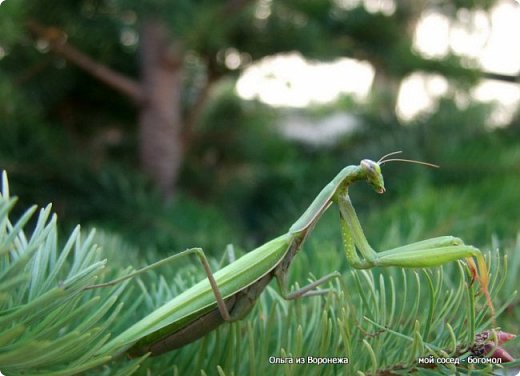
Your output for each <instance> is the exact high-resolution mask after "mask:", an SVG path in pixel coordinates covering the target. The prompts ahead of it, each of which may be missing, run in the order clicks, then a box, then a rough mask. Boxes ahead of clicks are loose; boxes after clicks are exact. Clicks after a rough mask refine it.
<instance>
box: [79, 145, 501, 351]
mask: <svg viewBox="0 0 520 376" xmlns="http://www.w3.org/2000/svg"><path fill="white" fill-rule="evenodd" d="M397 153H400V152H394V153H390V154H387V155H385V156H383V157H382V158H381V159H379V160H378V161H377V162H374V161H372V160H369V159H364V160H362V161H361V163H360V164H359V165H350V166H347V167H345V168H344V169H343V170H341V171H340V172H339V174H338V175H336V177H335V178H334V179H332V181H331V182H330V183H329V184H327V185H326V186H325V188H323V189H322V191H321V192H320V193H319V194H318V196H316V198H315V199H314V201H313V202H312V203H311V205H310V206H309V207H308V208H307V210H305V212H304V213H303V214H302V215H301V217H300V218H298V220H297V221H296V222H295V223H294V224H293V225H292V226H291V227H290V229H289V231H288V232H287V233H285V234H283V235H281V236H278V237H277V238H275V239H273V240H271V241H269V242H267V243H265V244H263V245H262V246H260V247H258V248H256V249H254V250H253V251H251V252H249V253H247V254H245V255H244V256H242V257H240V258H239V259H237V260H236V261H234V262H232V263H230V264H229V265H227V266H225V267H224V268H222V269H220V270H218V271H217V272H215V273H213V272H212V271H211V269H210V266H209V263H208V260H207V258H206V256H205V254H204V252H203V250H202V249H200V248H192V249H188V250H186V251H184V252H180V253H178V254H175V255H173V256H170V257H168V258H166V259H164V260H161V261H159V262H157V263H155V264H152V265H149V266H147V267H144V268H142V269H139V270H137V271H135V272H133V273H131V274H129V275H127V276H124V277H122V278H119V279H116V280H113V281H111V282H107V283H103V284H99V285H93V286H89V287H88V288H99V287H106V286H111V285H114V284H116V283H118V282H121V281H122V280H125V279H128V278H131V277H134V276H136V275H137V274H141V273H144V272H146V271H147V270H150V269H151V268H155V267H158V266H160V265H164V264H166V263H169V262H171V261H174V260H176V259H178V258H181V257H185V256H188V255H193V254H194V255H196V256H197V257H198V258H199V260H200V262H201V264H202V266H203V268H204V271H205V273H206V275H207V278H205V279H204V280H202V281H200V282H199V283H197V284H195V285H194V286H192V287H191V288H189V289H187V290H185V291H184V292H182V293H181V294H179V295H178V296H176V297H175V298H173V299H172V300H170V301H169V302H167V303H166V304H164V305H163V306H161V307H159V308H158V309H156V310H155V311H153V312H152V313H151V314H149V315H148V316H146V317H144V318H143V319H141V320H140V321H138V322H137V323H135V324H134V325H132V326H131V327H129V328H128V329H127V330H125V331H123V332H122V333H121V334H119V335H118V336H116V337H115V338H114V339H112V340H110V341H109V342H108V343H106V344H105V346H104V347H103V348H102V349H101V351H106V352H111V353H115V354H122V353H126V354H127V355H129V356H131V357H134V356H139V355H144V354H151V355H159V354H162V353H164V352H167V351H171V350H174V349H177V348H180V347H182V346H184V345H187V344H189V343H191V342H193V341H195V340H197V339H198V338H201V337H203V336H205V335H206V334H208V333H209V332H210V331H212V330H213V329H215V328H217V327H218V326H219V325H221V324H222V323H224V322H232V321H236V320H240V319H242V318H243V317H245V316H246V315H247V313H248V312H249V311H250V310H251V309H252V308H253V306H254V304H255V302H256V299H257V298H258V296H259V295H260V294H261V293H262V291H263V290H264V289H265V287H266V286H267V284H268V283H269V282H270V281H271V280H272V279H273V278H276V280H277V282H278V286H279V289H280V292H281V295H282V297H283V298H285V299H288V300H291V299H296V298H299V297H303V296H312V295H319V294H323V293H325V292H327V291H328V290H326V289H317V287H319V286H321V285H323V284H325V283H326V282H328V281H330V280H331V279H333V278H337V277H339V276H340V274H339V273H338V272H334V273H331V274H328V275H326V276H324V277H322V278H319V279H317V280H316V281H313V282H312V283H309V284H307V285H306V286H303V287H302V288H300V289H298V290H296V291H289V287H288V282H287V272H288V269H289V267H290V264H291V261H292V259H293V257H294V256H295V255H296V253H297V252H298V251H299V249H300V248H301V247H302V244H303V243H304V241H305V239H306V238H307V236H308V235H309V234H310V232H311V231H312V229H313V228H314V226H315V225H316V223H317V222H318V221H319V219H320V218H321V216H322V215H323V213H324V212H325V211H326V210H327V209H328V208H329V207H330V206H331V205H332V204H333V203H334V204H336V205H337V206H338V208H339V214H340V226H341V235H342V239H343V246H344V249H345V255H346V257H347V260H348V262H349V263H350V264H351V265H352V266H353V267H354V268H358V269H367V268H372V267H377V266H383V267H386V266H397V267H404V268H419V267H432V266H438V265H441V264H445V263H448V262H451V261H456V260H459V259H466V262H467V265H468V267H469V270H470V271H471V275H472V278H473V280H478V282H479V283H480V287H481V290H482V292H483V293H484V294H485V296H486V300H487V304H488V306H489V308H490V311H491V315H492V317H493V318H494V317H495V313H494V309H493V305H492V303H491V298H490V295H489V291H488V279H489V277H488V270H487V266H486V263H485V260H484V257H483V255H482V253H481V251H480V250H479V249H477V248H475V247H472V246H470V245H465V244H464V243H463V241H462V240H460V239H458V238H455V237H452V236H442V237H436V238H432V239H428V240H423V241H420V242H416V243H412V244H408V245H405V246H401V247H397V248H394V249H390V250H386V251H381V252H376V251H375V250H374V249H373V248H372V247H371V246H370V244H369V243H368V241H367V239H366V237H365V235H364V233H363V230H362V227H361V224H360V223H359V220H358V217H357V215H356V211H355V210H354V207H353V206H352V202H351V200H350V197H349V195H348V189H349V187H350V185H351V184H352V183H354V182H356V181H362V180H364V181H366V182H367V183H368V184H369V185H370V186H371V187H372V188H373V189H374V190H375V191H376V192H377V193H380V194H382V193H384V192H385V186H384V180H383V175H382V173H381V166H382V165H383V164H384V163H388V162H393V161H403V162H411V163H419V164H425V165H429V166H434V167H437V166H435V165H431V164H429V163H425V162H419V161H413V160H407V159H388V157H389V156H392V155H394V154H397ZM473 258H475V259H476V260H477V264H478V269H477V264H475V262H474V260H473Z"/></svg>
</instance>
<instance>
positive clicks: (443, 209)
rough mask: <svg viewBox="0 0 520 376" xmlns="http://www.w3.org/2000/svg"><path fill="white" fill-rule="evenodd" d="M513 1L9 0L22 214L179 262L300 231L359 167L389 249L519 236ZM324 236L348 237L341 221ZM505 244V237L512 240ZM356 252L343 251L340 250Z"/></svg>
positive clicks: (7, 28) (15, 160)
mask: <svg viewBox="0 0 520 376" xmlns="http://www.w3.org/2000/svg"><path fill="white" fill-rule="evenodd" d="M519 17H520V5H519V4H518V3H516V2H515V1H513V0H452V1H448V0H431V1H426V0H422V1H417V0H399V1H394V0H335V1H321V0H320V1H318V0H294V1H293V0H284V1H278V0H256V1H252V0H227V1H216V0H198V1H193V0H176V1H165V0H153V1H146V2H143V1H132V0H126V1H123V0H78V1H65V0H45V1H39V0H38V1H35V0H33V1H25V0H17V1H14V0H7V1H4V2H3V3H2V4H1V6H0V25H1V26H0V29H1V32H0V98H1V101H0V127H1V128H0V129H1V132H0V168H2V169H5V170H7V172H8V174H9V178H10V181H11V186H12V188H11V189H12V191H13V192H15V193H16V195H18V196H19V198H20V201H21V202H22V205H20V204H19V205H18V206H17V207H18V208H19V209H20V210H22V208H24V207H27V206H28V205H31V204H33V203H37V204H40V205H43V204H46V203H49V202H52V203H53V205H54V210H55V211H56V212H57V213H58V214H59V216H60V219H61V222H60V223H61V225H62V226H63V227H64V228H65V229H66V230H68V229H70V228H72V226H74V225H75V224H76V223H81V224H82V225H87V226H92V227H96V228H98V229H101V230H103V231H106V232H110V233H113V234H117V235H118V236H121V237H122V238H124V239H125V241H127V242H128V243H131V244H133V245H135V246H136V247H137V248H138V249H141V250H143V252H144V251H145V250H147V249H154V250H157V251H159V252H162V253H164V254H170V253H171V252H173V251H178V250H182V249H183V248H186V247H192V246H202V247H204V248H205V249H206V250H207V252H209V253H210V254H213V255H215V256H217V255H221V254H222V251H223V250H224V248H225V246H226V245H227V244H229V243H232V244H234V245H235V246H236V247H238V248H240V249H244V250H246V249H251V248H252V247H254V246H256V245H258V244H261V243H262V242H264V241H267V240H269V239H272V238H273V237H275V236H277V235H279V234H281V233H283V232H285V231H286V230H287V229H288V227H289V226H290V225H291V224H292V223H293V222H294V221H295V220H296V218H297V217H298V216H299V215H300V214H301V213H302V212H303V210H304V209H305V208H306V206H307V205H308V204H309V203H310V201H311V200H312V199H313V198H314V197H315V195H316V194H317V193H318V192H319V191H320V189H321V188H322V187H324V186H325V184H326V183H327V182H329V181H330V180H331V179H332V177H334V176H335V174H336V173H337V172H338V171H339V170H340V169H341V168H342V167H344V166H345V165H349V164H357V163H359V161H360V160H361V159H363V158H370V159H374V160H377V159H379V158H380V157H381V156H382V155H383V154H386V153H389V152H393V151H397V150H403V152H404V153H403V154H402V155H403V157H405V158H412V159H419V160H424V161H428V162H431V163H436V164H439V165H440V166H441V168H440V169H430V168H425V167H422V166H416V165H409V164H398V163H394V164H388V165H385V166H384V168H383V172H384V174H385V178H386V185H387V193H386V194H385V195H383V196H380V195H377V194H375V193H374V192H373V191H372V190H370V189H369V188H368V187H366V186H365V185H362V186H361V185H360V186H356V187H354V189H353V190H352V200H353V203H354V206H355V207H356V209H357V210H358V211H359V213H360V216H361V221H362V223H363V225H364V228H365V229H366V233H367V236H368V238H369V239H370V240H371V241H372V243H373V245H374V246H375V247H376V249H377V248H381V247H383V246H384V247H389V246H395V245H398V244H399V243H401V242H403V241H414V240H420V238H426V237H432V236H437V235H445V234H453V235H457V236H460V237H462V238H464V240H465V241H466V242H467V243H471V244H474V245H476V246H478V247H479V248H483V249H489V248H490V247H491V244H494V245H495V246H499V247H501V248H502V247H503V248H507V247H510V246H511V245H512V244H513V242H514V241H515V240H516V237H517V234H518V230H519V225H518V223H519V219H520V209H519V208H518V192H519V191H518V187H519V184H520V142H519V136H520V117H519V115H518V106H519V101H520V90H519V85H518V75H519V73H520V49H519V48H518V47H515V46H517V44H516V41H515V38H516V36H517V35H518V34H519V32H520V30H519V28H520V22H518V21H519ZM324 223H325V225H321V226H320V227H319V228H318V229H317V234H316V235H315V237H316V239H318V240H317V241H320V240H321V241H327V242H337V241H339V231H338V229H339V227H338V224H337V214H336V213H331V214H330V215H329V216H327V218H325V219H324ZM492 239H494V241H493V243H492ZM338 244H339V243H338Z"/></svg>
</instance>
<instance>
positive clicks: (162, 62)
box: [139, 21, 183, 198]
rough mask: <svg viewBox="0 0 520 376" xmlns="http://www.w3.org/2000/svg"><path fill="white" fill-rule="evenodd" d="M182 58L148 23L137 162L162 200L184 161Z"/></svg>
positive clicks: (170, 190)
mask: <svg viewBox="0 0 520 376" xmlns="http://www.w3.org/2000/svg"><path fill="white" fill-rule="evenodd" d="M181 73H182V55H181V52H180V51H178V50H175V49H174V46H173V44H172V43H171V41H170V39H169V34H168V30H166V29H165V27H164V25H162V24H161V23H160V22H159V21H148V22H147V23H145V24H144V25H143V30H142V33H141V75H142V77H141V87H142V93H143V101H142V103H141V109H140V114H139V158H140V162H141V166H142V169H143V170H144V171H146V172H147V173H148V174H149V175H150V177H151V178H152V179H153V180H154V182H155V183H156V184H157V186H158V187H159V189H160V191H161V193H162V195H163V196H164V197H165V198H170V197H171V196H172V195H173V194H174V190H175V184H176V180H177V177H178V174H179V170H180V167H181V164H182V159H183V150H182V142H181V130H182V117H181V116H182V115H181V114H182V111H181V91H182V82H181V79H182V77H181Z"/></svg>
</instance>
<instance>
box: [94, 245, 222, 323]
mask: <svg viewBox="0 0 520 376" xmlns="http://www.w3.org/2000/svg"><path fill="white" fill-rule="evenodd" d="M191 254H195V255H197V256H198V258H199V261H200V263H201V264H202V267H203V269H204V272H205V273H206V276H207V277H208V281H209V284H210V286H211V289H212V290H213V294H214V295H215V299H216V301H217V306H218V310H219V312H220V314H221V315H222V318H223V319H224V320H225V321H230V320H231V317H230V314H229V311H228V309H227V306H226V303H225V302H224V299H223V298H222V294H221V293H220V290H219V288H218V285H217V282H216V281H215V277H214V276H213V272H212V271H211V268H210V266H209V262H208V259H207V258H206V254H205V253H204V251H203V250H202V248H190V249H187V250H185V251H182V252H179V253H177V254H175V255H172V256H170V257H166V258H165V259H162V260H160V261H157V262H155V263H153V264H151V265H148V266H145V267H144V268H141V269H138V270H136V271H134V272H132V273H130V274H128V275H125V276H123V277H121V278H117V279H114V280H112V281H109V282H106V283H101V284H98V285H91V286H87V287H85V288H84V290H89V289H96V288H101V287H109V286H113V285H115V284H117V283H119V282H122V281H125V280H127V279H129V278H133V277H135V276H138V275H139V274H143V273H145V272H147V271H149V270H151V269H155V268H158V267H160V266H162V265H165V264H169V263H170V262H172V261H175V260H176V259H179V258H181V257H185V256H189V255H191Z"/></svg>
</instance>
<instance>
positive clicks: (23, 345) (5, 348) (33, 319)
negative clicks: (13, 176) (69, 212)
mask: <svg viewBox="0 0 520 376" xmlns="http://www.w3.org/2000/svg"><path fill="white" fill-rule="evenodd" d="M14 203H15V199H13V198H11V197H10V194H9V188H8V185H7V179H6V175H5V174H4V175H3V189H2V194H1V196H0V342H1V345H2V351H1V352H0V368H1V370H2V371H3V372H5V374H7V375H21V374H27V373H28V372H29V373H30V374H34V375H38V374H41V375H43V374H45V375H73V374H76V373H79V372H82V371H85V370H88V369H90V368H94V367H97V366H99V365H101V364H103V363H105V362H107V361H108V360H109V359H110V354H103V353H99V352H98V351H99V349H100V348H101V346H102V345H103V344H104V343H105V342H106V341H107V340H108V337H109V330H110V328H111V327H112V325H114V322H117V318H118V317H124V313H122V312H121V305H116V303H117V301H118V299H119V296H120V295H121V294H122V293H123V291H124V288H125V284H122V285H120V286H118V287H116V288H114V289H112V290H109V291H105V292H104V293H102V294H101V295H98V296H94V294H93V293H91V292H90V293H85V292H84V291H83V288H84V287H85V286H88V285H90V284H92V283H93V282H94V281H95V280H96V278H98V277H99V276H100V275H101V273H102V269H103V267H104V265H105V261H102V260H101V257H100V256H101V255H100V252H99V248H98V247H97V246H96V245H95V244H93V242H92V238H93V236H92V235H93V234H90V235H89V236H87V238H86V239H82V238H81V234H80V231H79V227H78V228H76V229H75V230H74V231H73V232H72V234H71V235H70V237H69V238H68V240H67V241H66V242H65V245H64V246H60V245H59V244H58V234H57V229H56V216H55V215H54V216H51V208H50V206H48V207H46V208H45V209H43V210H41V211H40V213H39V215H38V218H37V219H36V222H35V223H34V229H33V230H32V232H30V233H28V232H26V230H25V228H26V227H29V226H28V222H29V220H30V218H31V216H32V214H33V213H34V212H35V210H36V208H35V207H32V208H31V209H29V210H28V211H26V212H25V213H24V215H22V216H21V217H20V219H19V220H18V221H16V222H11V221H10V220H9V217H8V215H9V212H10V210H11V209H12V207H13V205H14Z"/></svg>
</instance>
